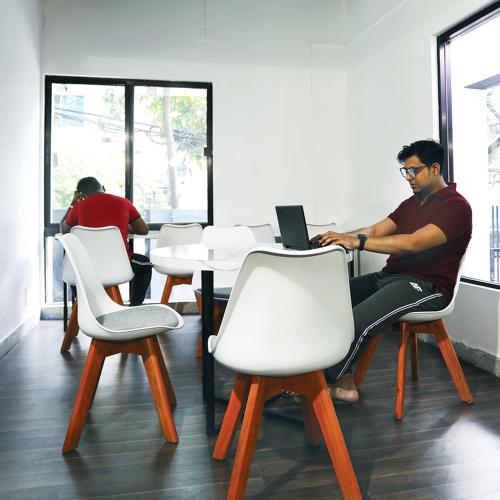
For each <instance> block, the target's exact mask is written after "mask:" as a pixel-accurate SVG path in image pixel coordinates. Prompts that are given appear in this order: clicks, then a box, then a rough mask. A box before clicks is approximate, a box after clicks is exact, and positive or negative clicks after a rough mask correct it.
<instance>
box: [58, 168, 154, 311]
mask: <svg viewBox="0 0 500 500" xmlns="http://www.w3.org/2000/svg"><path fill="white" fill-rule="evenodd" d="M77 225H78V226H86V227H104V226H116V227H117V228H118V229H119V230H120V232H121V234H122V238H123V243H124V245H125V248H126V249H127V252H128V255H129V258H130V264H131V266H132V271H134V277H133V278H132V281H131V282H130V283H131V295H130V305H131V306H138V305H141V304H142V302H143V301H144V297H145V296H146V292H147V290H148V287H149V284H150V282H151V263H150V262H149V259H148V258H147V257H146V256H145V255H141V254H137V253H132V252H131V251H130V248H129V245H128V233H134V234H148V226H147V224H146V223H145V222H144V219H143V218H142V217H141V214H140V213H139V212H138V211H137V209H136V208H135V207H134V205H132V203H130V201H129V200H127V199H126V198H123V197H121V196H115V195H112V194H108V193H106V192H105V190H104V186H102V185H101V183H100V182H99V181H98V180H97V179H96V178H95V177H84V178H83V179H80V181H78V184H77V186H76V191H75V194H74V197H73V201H72V202H71V205H70V206H69V208H68V210H67V211H66V214H65V215H64V216H63V218H62V219H61V222H60V229H61V232H62V233H68V232H69V231H70V230H71V228H72V226H77Z"/></svg>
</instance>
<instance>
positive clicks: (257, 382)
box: [226, 377, 281, 500]
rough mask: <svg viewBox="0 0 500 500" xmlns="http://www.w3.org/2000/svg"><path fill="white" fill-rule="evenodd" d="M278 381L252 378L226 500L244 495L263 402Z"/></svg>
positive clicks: (237, 498)
mask: <svg viewBox="0 0 500 500" xmlns="http://www.w3.org/2000/svg"><path fill="white" fill-rule="evenodd" d="M280 383H281V379H272V378H270V377H253V378H252V383H251V385H250V390H249V393H248V399H247V406H246V409H245V416H244V417H243V425H242V427H241V432H240V439H239V442H238V449H237V451H236V457H235V459H234V464H233V470H232V472H231V480H230V482H229V489H228V492H227V497H226V498H227V499H228V500H229V499H230V500H242V499H243V498H244V496H245V487H246V484H247V480H248V473H249V472H250V466H251V463H252V457H253V454H254V451H255V445H256V443H257V436H258V433H259V426H260V420H261V418H262V410H263V408H264V403H265V402H266V399H267V398H268V397H269V395H270V394H271V393H273V392H274V393H276V392H278V390H279V388H278V385H279V386H280V387H281V385H280Z"/></svg>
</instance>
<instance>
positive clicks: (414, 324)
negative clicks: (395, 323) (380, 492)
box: [354, 254, 474, 420]
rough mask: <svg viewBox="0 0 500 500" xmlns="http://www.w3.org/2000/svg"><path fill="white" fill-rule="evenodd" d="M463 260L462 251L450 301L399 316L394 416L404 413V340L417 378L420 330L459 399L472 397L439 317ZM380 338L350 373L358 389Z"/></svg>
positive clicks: (449, 308) (399, 417) (443, 314)
mask: <svg viewBox="0 0 500 500" xmlns="http://www.w3.org/2000/svg"><path fill="white" fill-rule="evenodd" d="M464 261H465V254H464V256H463V257H462V260H461V261H460V265H459V269H458V275H457V281H456V282H455V287H454V289H453V297H452V298H451V301H450V303H449V304H448V305H447V306H446V307H445V308H444V309H441V310H440V311H421V312H420V311H417V312H412V313H409V314H405V315H404V316H403V317H402V318H400V319H399V351H398V371H397V380H396V401H395V405H394V418H396V420H402V418H403V416H404V398H405V379H406V353H407V348H408V343H410V348H411V373H412V378H413V379H417V378H418V372H419V363H418V338H417V335H418V334H419V333H420V334H422V333H425V334H431V335H434V339H435V341H436V344H437V346H438V347H439V350H440V351H441V355H442V356H443V359H444V362H445V363H446V367H447V368H448V372H449V373H450V376H451V378H452V380H453V383H454V384H455V388H456V390H457V392H458V395H459V397H460V400H461V401H463V402H464V403H473V402H474V399H473V397H472V393H471V392H470V389H469V385H468V384H467V380H466V378H465V375H464V372H463V371H462V367H461V366H460V361H459V360H458V358H457V355H456V353H455V349H454V347H453V343H452V342H451V339H450V337H449V335H448V331H447V329H446V325H445V324H444V321H443V319H444V318H445V317H446V316H449V315H450V314H451V313H452V312H453V309H454V307H455V300H456V297H457V294H458V289H459V286H460V277H461V276H462V267H463V263H464ZM381 338H382V334H379V335H377V336H376V337H375V338H373V340H371V341H370V343H369V344H368V345H367V346H366V349H365V351H364V352H363V354H362V356H361V358H360V359H359V361H358V364H357V366H356V370H355V373H354V382H355V384H356V386H357V387H358V388H360V387H361V385H362V383H363V380H364V378H365V375H366V372H367V371H368V367H369V365H370V362H371V360H372V358H373V355H374V354H375V350H376V349H377V346H378V344H379V342H380V339H381Z"/></svg>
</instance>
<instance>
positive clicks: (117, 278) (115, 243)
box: [61, 226, 134, 352]
mask: <svg viewBox="0 0 500 500" xmlns="http://www.w3.org/2000/svg"><path fill="white" fill-rule="evenodd" d="M70 232H71V234H73V235H75V236H77V237H78V239H79V240H80V241H81V242H82V243H83V245H84V247H85V248H86V250H87V252H88V254H89V256H90V259H91V261H92V262H93V265H94V268H95V271H96V273H97V276H98V277H99V281H100V282H101V283H102V285H103V286H104V287H105V288H107V289H108V293H109V294H110V296H111V297H112V298H113V300H115V302H118V303H119V304H123V301H122V298H121V295H120V291H119V289H118V285H120V284H122V283H128V282H129V281H130V280H131V279H132V278H133V277H134V272H133V271H132V266H131V265H130V260H129V257H128V253H127V250H126V248H125V245H124V243H123V238H122V235H121V233H120V230H119V229H118V228H117V227H115V226H104V227H97V228H94V227H85V226H74V227H72V228H71V231H70ZM62 277H63V280H64V281H65V282H66V283H67V284H68V285H71V286H76V279H75V274H74V272H73V268H72V266H71V263H70V262H69V259H68V258H67V256H66V255H65V256H64V259H63V267H62ZM77 314H78V300H76V301H75V302H74V303H73V307H72V310H71V316H70V318H69V322H68V325H67V328H66V331H65V334H64V339H63V342H62V345H61V352H65V351H67V350H68V349H69V348H70V347H71V344H72V342H73V339H74V338H75V337H76V336H77V335H78V320H77Z"/></svg>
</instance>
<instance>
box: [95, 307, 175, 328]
mask: <svg viewBox="0 0 500 500" xmlns="http://www.w3.org/2000/svg"><path fill="white" fill-rule="evenodd" d="M96 319H97V321H98V322H99V323H100V324H101V325H102V326H103V327H104V328H109V329H110V330H116V331H126V330H133V329H136V328H151V327H162V326H164V327H165V329H167V328H175V327H176V326H177V325H178V321H177V318H176V317H175V315H174V314H172V312H171V311H170V309H167V308H166V307H164V306H159V305H155V304H151V305H147V306H136V307H128V308H126V309H122V310H121V311H116V312H112V313H109V314H103V315H102V316H99V317H98V318H96Z"/></svg>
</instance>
